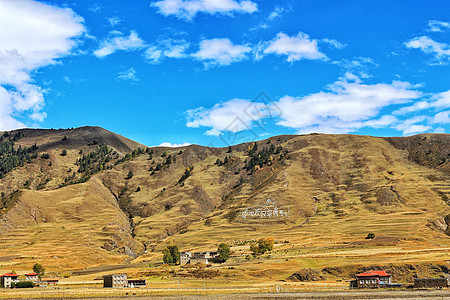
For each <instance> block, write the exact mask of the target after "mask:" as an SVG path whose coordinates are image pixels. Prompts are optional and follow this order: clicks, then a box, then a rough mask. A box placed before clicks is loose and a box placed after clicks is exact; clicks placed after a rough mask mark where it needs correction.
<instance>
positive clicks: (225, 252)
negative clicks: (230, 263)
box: [217, 243, 230, 262]
mask: <svg viewBox="0 0 450 300" xmlns="http://www.w3.org/2000/svg"><path fill="white" fill-rule="evenodd" d="M217 252H218V253H219V261H220V262H226V261H227V260H228V258H229V257H230V246H228V245H227V244H225V243H221V244H220V245H219V247H218V248H217Z"/></svg>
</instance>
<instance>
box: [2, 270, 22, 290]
mask: <svg viewBox="0 0 450 300" xmlns="http://www.w3.org/2000/svg"><path fill="white" fill-rule="evenodd" d="M18 277H19V275H17V274H14V273H10V272H8V273H6V274H3V275H2V276H1V277H0V278H1V285H2V286H4V287H11V284H12V283H17V282H19V279H18Z"/></svg>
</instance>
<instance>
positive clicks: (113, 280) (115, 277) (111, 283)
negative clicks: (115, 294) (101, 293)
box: [103, 274, 127, 288]
mask: <svg viewBox="0 0 450 300" xmlns="http://www.w3.org/2000/svg"><path fill="white" fill-rule="evenodd" d="M126 286H127V274H112V275H105V276H103V287H112V288H115V287H126Z"/></svg>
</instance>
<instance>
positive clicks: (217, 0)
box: [151, 0, 258, 20]
mask: <svg viewBox="0 0 450 300" xmlns="http://www.w3.org/2000/svg"><path fill="white" fill-rule="evenodd" d="M151 5H152V6H153V7H156V8H157V10H158V12H159V13H160V14H162V15H164V16H170V15H174V16H175V17H177V18H179V19H185V20H192V19H193V18H194V17H195V16H196V15H197V13H205V14H210V15H214V14H227V15H232V14H233V13H234V12H236V13H254V12H256V11H257V10H258V5H257V4H256V3H255V2H253V1H248V0H241V1H239V0H160V1H155V2H153V3H152V4H151Z"/></svg>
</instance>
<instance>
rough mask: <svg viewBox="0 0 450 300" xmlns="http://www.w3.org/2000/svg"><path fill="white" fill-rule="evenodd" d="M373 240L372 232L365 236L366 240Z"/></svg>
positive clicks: (373, 234)
mask: <svg viewBox="0 0 450 300" xmlns="http://www.w3.org/2000/svg"><path fill="white" fill-rule="evenodd" d="M374 238H375V233H372V232H370V233H368V234H367V236H366V240H372V239H374Z"/></svg>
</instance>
